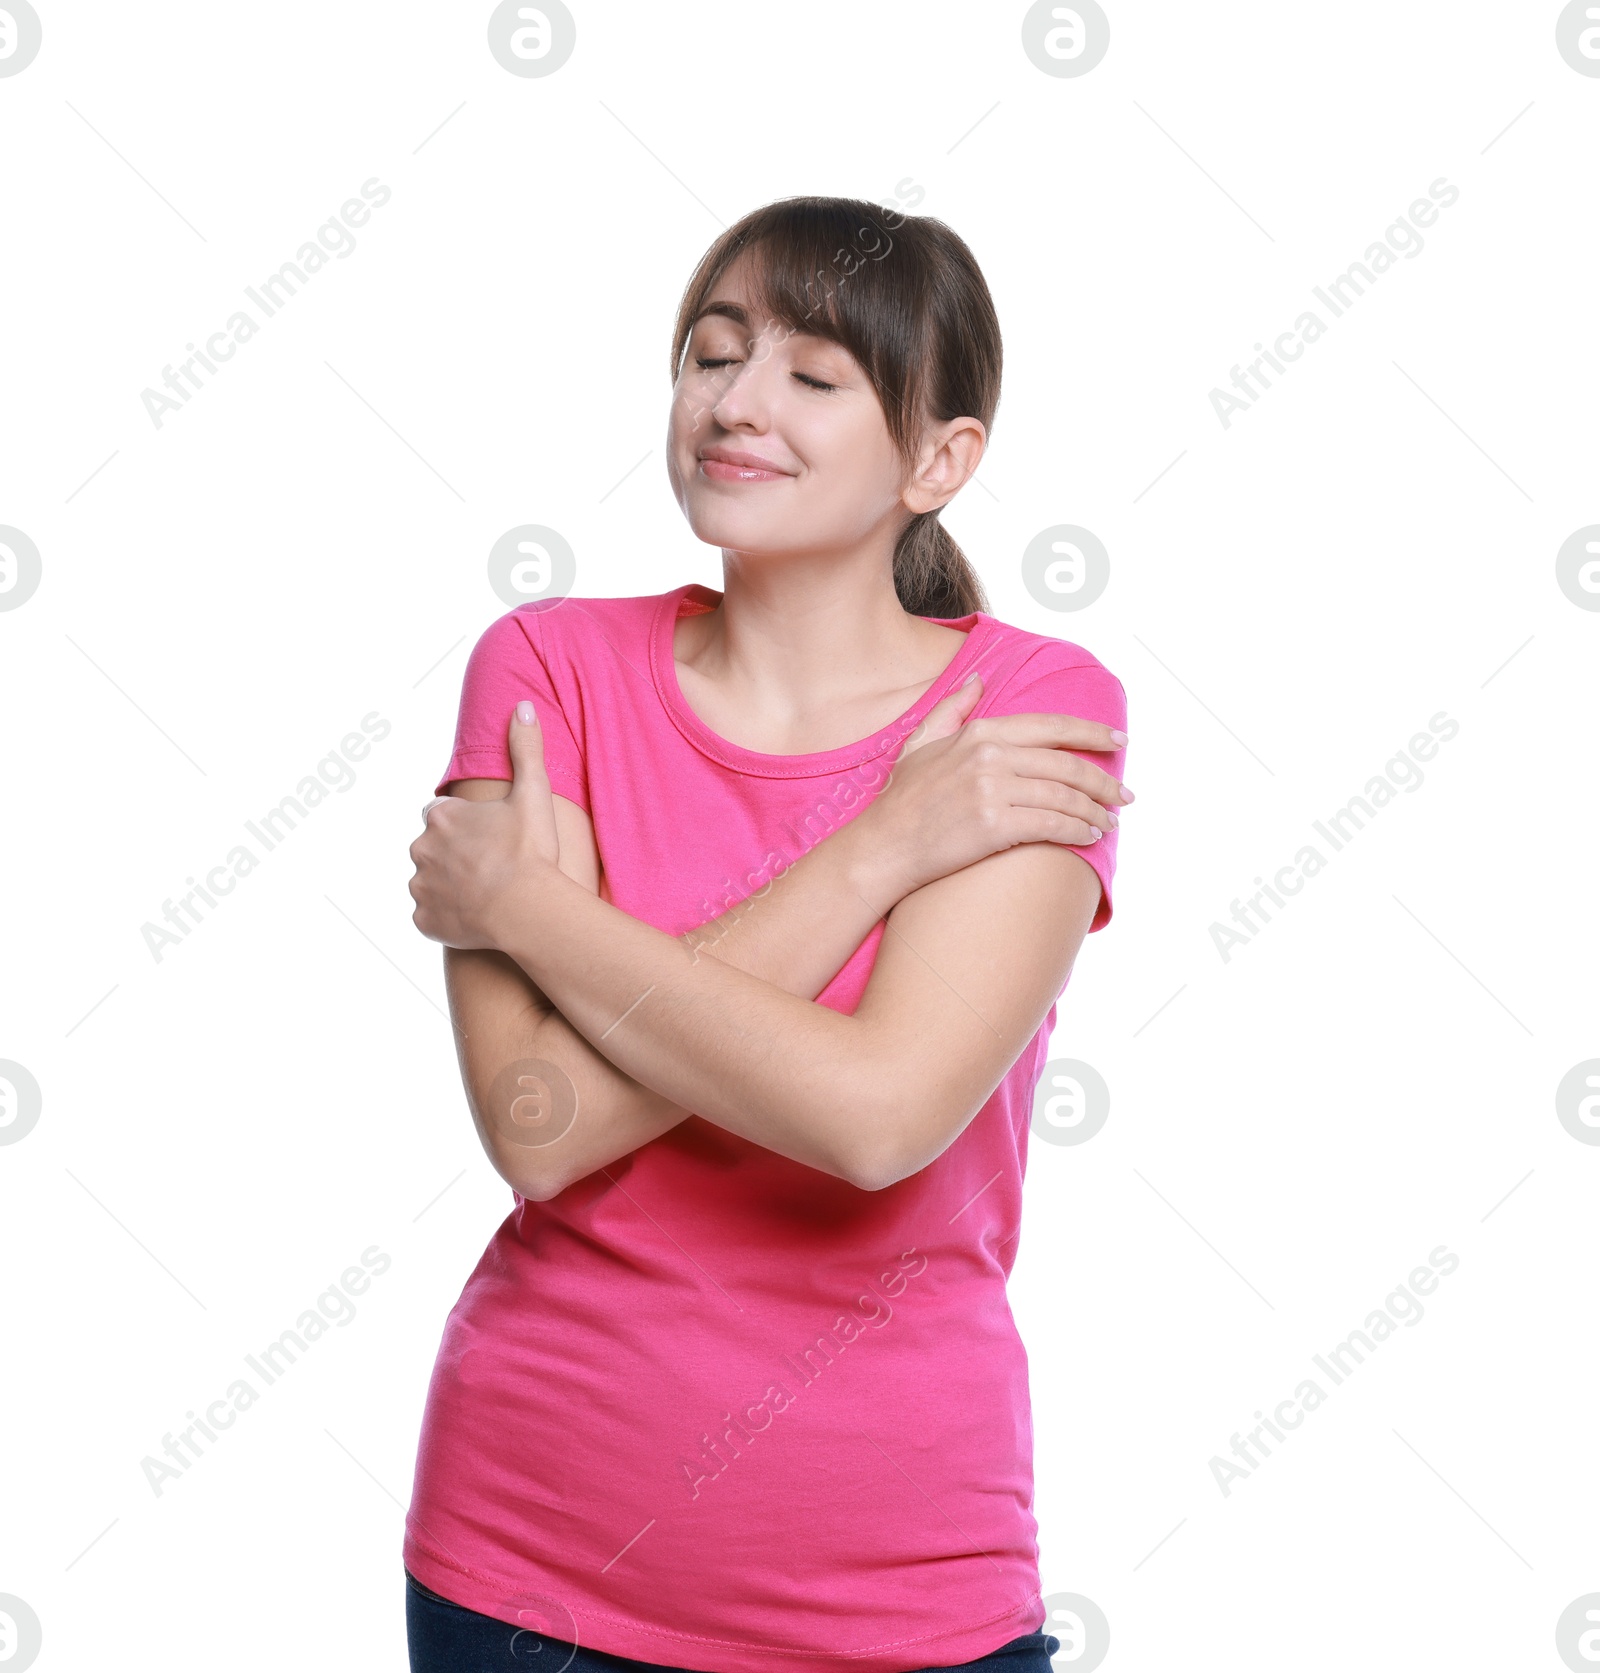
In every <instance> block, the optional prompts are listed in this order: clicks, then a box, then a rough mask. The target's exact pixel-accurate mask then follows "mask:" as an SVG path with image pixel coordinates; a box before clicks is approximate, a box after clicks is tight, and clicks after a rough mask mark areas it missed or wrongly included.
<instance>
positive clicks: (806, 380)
mask: <svg viewBox="0 0 1600 1673" xmlns="http://www.w3.org/2000/svg"><path fill="white" fill-rule="evenodd" d="M749 260H750V258H749V256H748V254H744V255H740V256H738V257H737V258H736V259H735V260H734V261H733V262H732V263H731V264H730V266H729V267H728V268H727V270H726V271H725V272H724V274H723V276H722V277H721V279H719V280H718V281H717V283H716V285H715V286H714V287H713V288H712V291H711V295H710V296H709V297H708V298H707V302H706V309H705V310H703V311H702V313H701V317H700V318H699V319H698V320H696V321H695V323H694V328H693V330H692V331H691V332H690V335H689V342H688V345H687V348H686V350H685V353H684V359H683V369H682V371H681V372H680V373H679V375H678V382H677V385H676V387H675V388H674V390H673V398H672V414H671V420H670V423H669V428H668V436H667V470H668V474H669V475H670V477H671V479H672V491H673V494H674V496H675V497H676V498H677V501H678V504H679V505H680V506H681V507H682V508H683V513H684V516H685V517H687V518H688V520H689V526H690V528H692V529H693V530H694V532H695V535H696V537H697V538H699V539H700V540H703V541H705V542H706V543H707V544H708V545H712V546H720V547H722V548H724V549H725V550H728V551H736V552H749V553H754V554H776V553H785V552H814V551H845V550H849V549H852V548H854V547H857V546H859V545H860V544H862V543H863V542H864V541H867V540H869V539H871V538H872V537H873V536H874V535H877V534H880V533H881V535H882V536H883V538H885V539H886V540H887V542H888V544H889V545H891V546H892V544H893V540H894V537H895V535H897V534H898V532H899V529H900V527H901V526H902V525H903V524H904V522H905V521H906V519H907V517H908V516H909V515H910V512H911V509H912V506H911V502H908V500H907V499H906V498H904V497H903V496H902V493H901V488H902V486H903V484H904V482H905V477H906V470H905V464H904V461H903V460H902V459H901V457H900V455H899V453H898V452H897V451H896V450H895V448H894V445H893V443H892V442H891V440H890V437H889V429H888V425H887V424H886V422H885V421H884V415H883V407H882V405H881V403H880V402H879V400H878V395H877V391H876V390H875V389H874V388H873V387H872V383H871V381H870V380H869V379H868V377H867V375H866V373H865V372H864V371H863V370H862V368H861V366H860V364H859V363H858V362H857V360H856V358H855V356H854V355H852V354H851V353H850V351H849V350H848V349H846V348H844V347H843V346H842V345H841V344H839V343H835V342H831V341H829V340H827V339H826V338H822V337H812V336H807V335H804V334H800V333H794V332H792V331H791V330H790V328H789V327H787V326H785V325H782V324H779V323H777V322H776V321H769V320H766V319H764V318H758V317H757V316H756V313H755V311H754V302H753V299H752V298H751V296H750V294H749V291H748V288H747V282H746V278H747V274H748V271H749ZM944 497H945V496H943V495H940V496H937V497H936V499H935V501H934V503H939V502H940V501H942V499H943V498H944ZM912 498H913V500H914V499H915V495H914V494H913V496H912ZM915 509H916V510H925V509H928V507H927V506H925V505H922V504H921V503H917V504H916V505H915Z"/></svg>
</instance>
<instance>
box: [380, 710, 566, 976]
mask: <svg viewBox="0 0 1600 1673" xmlns="http://www.w3.org/2000/svg"><path fill="white" fill-rule="evenodd" d="M510 747H511V772H512V779H511V792H510V794H509V795H507V796H506V797H504V798H503V799H502V800H500V801H490V802H479V801H467V800H465V799H463V798H461V797H458V796H441V797H439V798H438V799H437V800H435V801H433V802H430V803H429V804H428V807H427V808H426V809H425V810H424V814H423V819H424V824H425V826H426V828H425V829H424V831H423V833H422V835H421V836H419V837H418V838H417V840H416V841H415V842H414V843H412V845H411V850H410V852H411V859H412V863H413V864H414V865H415V866H416V868H417V869H416V875H415V876H414V877H413V878H412V879H411V898H412V899H413V900H414V901H416V903H417V909H416V911H415V912H413V913H412V914H411V921H412V922H413V923H414V924H415V925H416V926H417V928H418V929H419V930H421V931H422V933H423V934H424V935H425V936H427V937H428V939H429V940H430V941H440V942H443V943H444V945H445V946H447V947H476V948H492V947H498V945H499V943H498V941H497V940H496V939H495V925H496V921H497V919H498V918H499V916H500V913H499V911H498V910H497V908H498V906H499V904H500V903H501V902H502V901H503V900H504V899H505V897H506V894H507V892H508V891H509V890H511V889H514V888H516V887H518V886H521V887H524V888H525V887H527V886H528V885H529V884H530V883H531V882H532V881H533V880H534V877H535V876H536V874H537V873H538V872H539V871H540V870H541V869H542V868H544V867H549V868H552V869H553V868H554V867H555V866H556V863H557V860H558V858H559V853H560V848H559V844H558V842H557V839H556V810H555V801H554V799H553V797H552V796H551V793H550V779H549V776H548V775H547V774H546V772H545V770H544V745H543V741H542V739H541V738H540V735H539V723H538V717H537V715H536V714H535V713H534V708H533V704H532V703H529V702H522V703H519V704H518V705H517V708H516V712H515V713H514V714H513V715H512V717H511V721H510Z"/></svg>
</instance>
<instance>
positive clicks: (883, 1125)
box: [842, 1076, 982, 1191]
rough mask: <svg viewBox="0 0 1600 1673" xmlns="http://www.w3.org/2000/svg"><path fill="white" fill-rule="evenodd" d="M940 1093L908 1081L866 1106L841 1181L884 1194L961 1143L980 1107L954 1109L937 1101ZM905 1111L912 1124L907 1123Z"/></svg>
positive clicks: (943, 1102)
mask: <svg viewBox="0 0 1600 1673" xmlns="http://www.w3.org/2000/svg"><path fill="white" fill-rule="evenodd" d="M941 1090H943V1089H940V1088H937V1087H932V1086H918V1085H917V1084H916V1083H915V1081H914V1080H913V1079H912V1078H911V1077H909V1076H908V1077H906V1078H904V1079H903V1080H900V1081H899V1082H898V1083H897V1084H896V1087H895V1089H894V1090H893V1091H892V1092H888V1093H886V1094H885V1095H884V1096H883V1097H882V1098H880V1099H873V1100H869V1102H868V1111H867V1113H866V1115H865V1116H864V1118H863V1120H862V1121H861V1124H860V1127H859V1128H858V1129H857V1132H856V1135H855V1145H854V1147H853V1150H852V1153H851V1155H850V1157H849V1159H848V1163H849V1165H848V1167H847V1168H846V1169H844V1170H842V1172H843V1175H844V1177H845V1178H847V1179H848V1180H849V1181H850V1183H851V1184H852V1185H854V1186H855V1187H856V1188H857V1189H858V1190H862V1191H886V1190H888V1188H889V1187H890V1186H891V1185H898V1184H899V1183H900V1181H901V1180H902V1179H910V1178H911V1176H912V1175H913V1174H918V1173H921V1172H922V1170H923V1169H924V1168H925V1167H927V1166H928V1165H929V1164H930V1163H933V1162H936V1161H938V1159H939V1158H940V1157H941V1156H942V1155H943V1154H944V1153H945V1151H947V1150H948V1149H949V1148H950V1146H951V1145H952V1144H954V1143H955V1141H956V1140H957V1139H958V1138H960V1137H961V1135H962V1133H963V1132H964V1131H965V1130H966V1128H967V1125H968V1123H969V1122H970V1121H971V1120H972V1118H973V1116H974V1115H976V1114H977V1113H978V1110H979V1109H980V1108H981V1107H982V1104H981V1102H980V1103H979V1104H974V1105H972V1106H971V1107H970V1108H965V1109H957V1108H954V1107H953V1106H951V1105H949V1103H948V1101H947V1099H946V1100H941V1097H940V1092H941ZM907 1111H914V1112H915V1120H914V1121H908V1120H907Z"/></svg>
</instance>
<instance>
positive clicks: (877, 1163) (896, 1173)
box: [835, 1096, 931, 1191]
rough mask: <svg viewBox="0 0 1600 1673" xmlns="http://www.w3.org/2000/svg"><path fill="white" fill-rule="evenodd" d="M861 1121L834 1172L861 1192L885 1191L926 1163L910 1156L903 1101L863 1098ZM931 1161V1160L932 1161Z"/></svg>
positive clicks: (887, 1097) (859, 1104) (898, 1099)
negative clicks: (902, 1126) (903, 1128)
mask: <svg viewBox="0 0 1600 1673" xmlns="http://www.w3.org/2000/svg"><path fill="white" fill-rule="evenodd" d="M855 1108H856V1109H857V1110H858V1112H859V1114H858V1121H857V1126H856V1128H855V1131H854V1132H853V1133H852V1135H851V1141H850V1143H849V1145H848V1146H847V1148H846V1153H845V1155H844V1157H843V1158H842V1165H841V1166H840V1167H839V1168H837V1169H836V1170H835V1171H836V1172H837V1173H838V1174H839V1177H840V1178H841V1179H846V1180H848V1181H849V1182H850V1184H852V1185H854V1186H855V1187H856V1189H857V1190H858V1191H886V1190H888V1188H889V1187H890V1186H891V1185H898V1184H899V1183H900V1181H901V1180H902V1179H905V1178H908V1177H909V1176H910V1175H911V1174H913V1173H915V1172H916V1171H917V1170H918V1168H920V1167H922V1166H923V1165H924V1163H922V1162H916V1161H913V1160H912V1159H911V1158H910V1156H909V1155H908V1153H907V1146H906V1142H905V1136H904V1134H903V1133H902V1132H901V1130H900V1127H899V1125H898V1121H899V1120H900V1119H903V1116H904V1109H905V1100H904V1098H901V1097H893V1096H886V1097H882V1098H872V1097H868V1098H864V1099H863V1100H862V1101H861V1102H860V1103H858V1104H856V1105H855ZM930 1159H931V1158H930Z"/></svg>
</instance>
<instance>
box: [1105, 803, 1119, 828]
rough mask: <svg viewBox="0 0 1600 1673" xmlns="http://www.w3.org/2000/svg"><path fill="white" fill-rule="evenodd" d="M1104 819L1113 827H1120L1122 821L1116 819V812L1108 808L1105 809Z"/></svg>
mask: <svg viewBox="0 0 1600 1673" xmlns="http://www.w3.org/2000/svg"><path fill="white" fill-rule="evenodd" d="M1106 818H1107V819H1109V820H1110V821H1111V823H1112V824H1113V825H1120V824H1121V823H1122V821H1121V820H1120V819H1119V818H1117V811H1116V809H1115V808H1110V807H1108V808H1107V809H1106Z"/></svg>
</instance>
